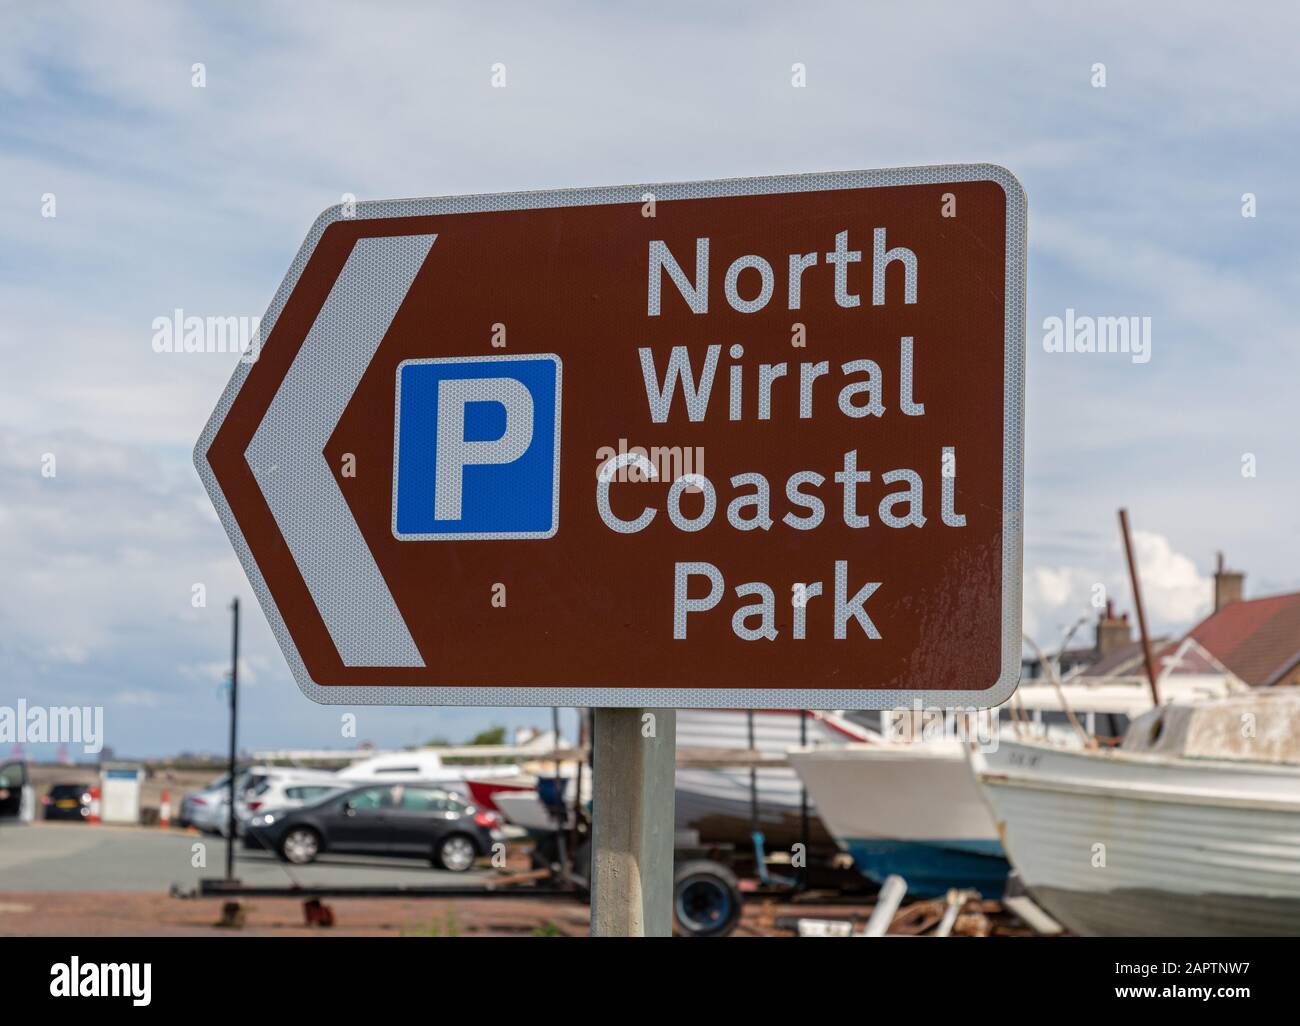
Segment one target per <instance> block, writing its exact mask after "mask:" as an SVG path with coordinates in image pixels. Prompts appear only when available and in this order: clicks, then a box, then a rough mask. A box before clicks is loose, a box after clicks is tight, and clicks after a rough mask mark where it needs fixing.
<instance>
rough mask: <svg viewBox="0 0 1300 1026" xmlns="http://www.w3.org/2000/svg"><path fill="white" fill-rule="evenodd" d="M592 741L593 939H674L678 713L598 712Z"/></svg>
mask: <svg viewBox="0 0 1300 1026" xmlns="http://www.w3.org/2000/svg"><path fill="white" fill-rule="evenodd" d="M595 734H596V736H595V738H594V739H593V742H594V746H595V752H594V755H595V763H594V766H593V769H592V803H593V810H592V811H593V815H594V820H595V823H594V836H593V844H592V869H591V872H592V879H591V933H592V936H594V937H668V936H671V934H672V931H673V796H674V789H675V779H676V772H677V713H676V711H675V710H673V709H597V710H596V730H595Z"/></svg>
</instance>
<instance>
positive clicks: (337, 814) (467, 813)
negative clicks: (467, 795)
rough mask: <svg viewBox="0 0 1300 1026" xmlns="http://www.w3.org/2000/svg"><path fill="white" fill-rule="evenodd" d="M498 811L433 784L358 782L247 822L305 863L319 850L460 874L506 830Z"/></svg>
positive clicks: (257, 837) (269, 846)
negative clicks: (425, 864)
mask: <svg viewBox="0 0 1300 1026" xmlns="http://www.w3.org/2000/svg"><path fill="white" fill-rule="evenodd" d="M500 823H501V820H500V817H499V816H498V815H497V814H496V813H494V812H487V811H484V810H481V809H479V808H477V807H475V806H473V805H471V804H469V803H468V802H467V801H466V800H465V799H464V798H462V797H461V796H460V795H457V794H454V793H452V792H451V791H449V790H447V789H446V788H445V787H441V786H438V785H434V784H371V785H366V786H361V787H353V788H350V789H348V790H346V791H344V792H343V793H342V794H337V795H333V796H331V797H328V798H324V799H322V800H320V801H317V802H315V803H313V804H311V805H304V806H302V807H301V808H297V809H271V810H268V811H267V812H260V813H257V814H255V815H254V816H253V817H252V818H251V819H249V821H248V826H247V832H248V834H249V835H250V843H253V844H255V845H256V846H258V847H261V848H265V849H266V850H268V851H274V852H276V853H277V854H279V856H280V857H281V858H283V859H284V860H285V861H286V862H292V863H294V864H295V865H304V864H306V863H308V862H314V861H315V860H316V858H317V856H319V855H320V854H321V853H322V852H340V853H343V852H346V853H349V854H359V855H381V856H398V857H404V858H412V857H415V858H419V857H423V858H427V859H429V861H430V862H432V863H433V865H434V866H435V867H438V868H441V869H447V870H450V871H452V872H453V873H463V872H465V871H466V870H467V869H470V868H472V867H473V865H474V860H475V859H477V858H479V857H480V856H483V855H486V854H488V853H489V852H490V851H491V850H492V845H493V843H494V842H496V841H498V840H501V839H502V837H503V836H504V835H503V834H502V833H501V831H500Z"/></svg>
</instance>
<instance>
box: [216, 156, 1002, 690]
mask: <svg viewBox="0 0 1300 1026" xmlns="http://www.w3.org/2000/svg"><path fill="white" fill-rule="evenodd" d="M977 181H991V182H995V183H997V184H998V185H999V186H1001V188H1002V190H1003V192H1004V193H1005V195H1006V277H1005V317H1004V321H1005V338H1004V353H1005V375H1004V387H1003V461H1002V470H1003V474H1002V481H1003V487H1002V646H1001V647H1002V665H1001V672H1000V674H999V676H998V679H997V680H996V681H995V682H994V683H993V684H992V685H991V686H989V687H988V688H985V689H970V690H965V689H963V690H958V689H953V690H888V691H885V690H863V689H856V688H804V687H795V686H791V687H769V688H706V687H689V688H674V687H663V688H644V687H584V686H565V685H554V686H510V685H469V686H464V685H446V686H436V687H429V686H423V685H420V686H409V687H404V686H389V685H382V686H376V685H328V686H326V685H320V684H317V683H316V682H315V681H313V680H312V679H311V677H310V676H309V675H308V673H307V668H306V665H305V664H304V663H303V660H302V657H301V656H300V655H299V652H298V649H297V646H296V645H295V644H294V641H293V638H292V637H291V635H290V633H289V630H288V627H287V626H286V625H285V622H284V619H283V617H281V615H280V611H279V609H278V608H277V607H276V605H275V601H274V599H273V598H272V596H271V592H270V589H269V588H268V587H267V585H266V581H265V579H264V578H263V577H262V573H261V571H260V569H259V568H258V566H257V563H256V562H255V561H254V559H253V555H252V552H251V550H250V549H249V546H248V542H247V540H246V539H245V538H244V535H243V532H242V531H241V530H240V528H239V524H238V523H237V522H236V521H235V517H234V514H233V513H232V511H231V509H230V504H229V503H228V502H227V501H226V498H225V496H224V495H223V494H222V492H221V488H220V486H219V485H218V483H217V479H216V475H215V474H214V473H213V471H212V467H211V466H210V465H209V463H208V461H207V452H208V450H209V449H210V448H211V446H212V441H213V439H214V438H215V437H216V434H217V432H218V431H219V430H220V429H221V425H222V423H223V422H224V421H225V418H226V414H227V413H229V411H230V409H231V407H232V406H233V404H234V401H235V397H236V396H237V395H238V393H239V390H240V388H242V387H243V384H244V382H245V380H246V379H247V377H248V374H249V372H250V371H251V370H252V367H253V363H252V362H249V361H245V360H241V361H240V363H239V364H238V365H237V366H236V368H235V372H234V374H233V375H232V376H231V378H230V381H229V382H228V383H227V385H226V388H225V391H224V392H222V395H221V399H220V400H219V401H218V403H217V406H216V409H215V410H213V412H212V416H211V417H210V418H209V420H208V423H207V426H206V427H205V428H204V429H203V433H202V434H201V435H200V436H199V440H198V442H197V444H196V445H195V449H194V465H195V468H196V469H197V471H198V474H199V477H200V478H201V479H202V481H203V484H204V487H205V488H206V489H207V492H208V496H209V498H211V500H212V503H213V505H214V506H215V507H216V510H217V515H218V517H219V518H220V520H221V523H222V525H223V526H224V527H225V529H226V533H227V535H228V536H229V537H230V541H231V544H232V545H233V546H234V549H235V552H236V554H237V555H238V557H239V561H240V563H241V564H242V565H243V567H244V572H245V573H246V574H247V575H248V579H249V583H250V584H251V585H252V588H253V591H254V593H255V594H256V595H257V599H258V601H259V602H260V603H261V606H262V611H263V612H264V613H265V614H266V618H267V620H268V621H269V622H270V624H271V630H272V631H273V633H274V634H275V637H276V640H277V641H279V643H280V648H281V650H282V651H283V652H284V655H285V658H286V659H287V660H288V663H289V668H290V670H291V671H292V673H293V676H294V679H295V680H296V681H297V683H298V686H299V688H301V689H302V692H303V693H304V694H305V695H306V696H307V697H308V698H310V699H311V700H312V701H314V702H317V703H320V704H323V705H396V706H403V705H410V706H426V705H456V706H587V707H594V708H629V707H630V708H636V707H646V708H677V709H691V708H712V709H750V708H753V709H895V708H904V707H910V706H912V704H913V703H916V702H920V703H921V704H922V705H924V706H929V707H942V708H971V707H980V708H984V707H991V706H996V705H1000V704H1001V703H1002V702H1004V701H1006V699H1008V698H1009V697H1010V696H1011V694H1012V693H1013V692H1014V691H1015V689H1016V686H1017V684H1018V683H1019V680H1020V659H1021V650H1022V640H1021V615H1022V609H1021V603H1022V578H1021V575H1022V567H1023V549H1024V426H1025V356H1026V351H1025V317H1026V299H1027V297H1026V280H1025V279H1026V257H1027V245H1028V202H1027V199H1026V196H1025V191H1024V189H1023V187H1022V186H1021V185H1020V182H1019V181H1018V180H1017V179H1016V177H1015V175H1013V174H1012V173H1011V172H1010V171H1008V170H1007V169H1006V168H1003V167H1000V166H998V165H996V164H944V165H934V166H929V167H909V168H886V169H880V170H864V171H836V172H825V173H817V174H798V175H778V176H770V177H763V178H728V179H718V180H713V181H704V182H681V183H668V184H658V185H624V186H615V187H608V188H590V189H561V190H552V191H538V192H514V193H494V194H483V195H470V196H442V197H432V198H427V199H405V200H373V201H361V202H358V203H356V204H355V211H354V212H353V211H349V209H348V208H347V207H346V206H345V205H344V204H337V205H335V206H332V207H330V208H328V209H327V210H325V211H324V212H323V213H322V214H321V215H320V216H319V217H318V218H317V219H316V222H315V223H314V224H313V225H312V228H311V230H310V231H309V232H308V234H307V238H306V239H305V240H304V241H303V243H302V246H301V247H300V248H299V250H298V255H297V256H296V257H295V258H294V261H293V264H292V265H291V266H290V268H289V270H288V272H287V273H286V274H285V277H284V280H283V281H282V282H281V283H280V287H279V289H278V290H276V293H275V296H274V298H273V299H272V300H271V305H270V307H269V308H268V309H267V312H266V315H265V316H264V317H263V318H262V321H261V331H260V335H259V338H260V339H265V338H267V337H269V335H270V334H271V332H272V331H273V330H274V328H275V324H276V321H277V319H278V318H279V316H280V313H281V311H282V310H283V309H284V306H285V304H286V302H288V299H289V296H290V295H292V293H293V290H294V288H295V287H296V286H297V284H298V279H299V278H300V277H301V276H302V272H303V270H304V268H305V267H306V266H307V262H308V261H309V260H310V259H311V255H312V253H313V252H314V251H315V249H316V245H317V243H318V242H319V241H320V238H321V235H322V234H323V233H324V232H325V230H326V229H327V228H328V227H329V226H330V225H331V224H333V223H335V222H336V221H344V220H365V219H372V218H393V217H424V216H430V215H439V214H461V213H480V212H484V211H500V210H533V209H540V208H555V207H571V206H596V205H607V204H609V205H612V204H620V203H624V204H634V205H638V206H639V205H641V204H643V203H645V202H647V194H649V195H650V196H653V197H654V199H655V200H656V201H657V202H670V201H672V200H678V199H706V198H712V197H722V196H760V195H779V194H783V193H798V192H825V191H830V190H835V189H863V188H884V187H890V186H904V185H942V184H947V183H953V184H957V183H961V182H977ZM666 643H667V644H671V642H670V641H669V642H666Z"/></svg>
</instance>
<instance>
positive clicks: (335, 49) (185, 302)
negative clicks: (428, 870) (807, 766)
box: [0, 2, 1300, 756]
mask: <svg viewBox="0 0 1300 1026" xmlns="http://www.w3.org/2000/svg"><path fill="white" fill-rule="evenodd" d="M1298 36H1300V10H1298V9H1297V8H1296V7H1295V6H1294V5H1290V4H1284V3H1261V4H1252V5H1247V6H1245V7H1229V6H1225V5H1223V4H1211V3H1201V2H1188V3H1179V4H1176V5H1174V4H1154V3H1153V4H1143V5H1131V4H1119V3H1092V4H1087V5H1065V4H1041V5H1033V6H1032V7H1030V6H1029V5H1023V4H1012V3H1006V4H1002V3H984V2H943V3H939V2H923V3H915V4H894V3H884V2H875V3H810V4H781V5H776V4H761V3H728V2H721V3H712V4H708V5H701V4H686V3H682V4H675V3H663V2H661V3H657V4H655V5H653V6H651V5H648V4H637V3H632V4H620V5H611V4H600V3H594V2H590V3H547V4H535V3H527V4H518V5H515V4H509V3H497V4H492V5H489V6H483V5H465V4H445V5H438V4H398V3H391V4H331V3H311V4H307V3H290V2H281V3H275V4H257V5H253V4H248V5H216V4H209V5H200V4H184V3H168V4H152V3H143V2H133V3H129V4H114V5H103V4H67V3H58V2H46V3H42V4H39V5H23V6H22V7H21V8H18V9H15V10H13V11H11V13H10V16H9V17H8V18H7V19H6V30H5V32H4V33H3V34H0V309H2V310H3V314H4V315H3V318H0V367H2V368H3V370H2V371H0V570H2V571H3V576H4V581H3V586H0V705H13V704H15V703H16V702H17V700H18V699H20V698H22V699H25V700H26V701H27V702H28V703H30V704H44V705H70V704H82V705H101V706H103V707H104V710H105V712H104V717H105V729H106V734H107V743H108V744H109V745H111V746H112V747H113V748H114V749H115V750H116V751H117V752H118V753H131V754H135V755H141V756H143V755H160V754H166V753H171V752H176V751H181V750H190V751H201V750H209V751H218V750H221V748H222V747H223V745H224V738H225V730H226V716H225V705H224V699H223V697H222V691H221V689H222V682H223V679H224V677H225V674H226V671H227V659H228V644H229V642H228V630H229V613H228V610H227V606H228V603H229V600H230V598H231V597H232V596H234V595H239V596H240V597H241V599H242V601H243V604H244V609H245V611H246V615H245V617H244V660H243V665H242V666H241V685H242V687H241V695H242V703H243V710H244V711H243V716H242V717H241V737H242V743H243V744H244V745H245V746H247V747H248V748H260V747H281V746H283V747H290V746H292V747H340V746H350V745H352V744H354V743H355V741H352V740H347V739H344V738H343V737H342V736H341V726H340V716H341V714H342V713H345V712H354V713H356V714H357V717H358V722H357V733H358V736H359V738H363V739H366V740H370V741H372V742H373V743H375V744H377V745H380V746H396V745H404V744H411V743H415V742H418V741H422V740H426V739H428V738H431V737H435V736H439V737H445V738H449V739H451V740H456V741H458V740H463V739H465V738H467V737H468V736H470V735H471V734H473V733H474V732H476V731H477V730H479V729H481V728H483V727H486V726H488V725H491V724H498V723H500V724H505V725H508V726H521V725H532V724H536V725H544V724H546V723H547V722H548V721H549V716H550V713H549V711H546V710H528V709H524V710H502V709H430V708H376V707H365V708H360V709H353V710H348V709H344V708H341V707H324V706H316V705H313V704H312V703H310V702H308V701H307V700H306V699H305V698H304V697H303V696H302V695H301V693H300V692H299V690H298V688H297V687H296V686H295V685H294V683H293V680H292V677H291V676H290V674H289V671H288V668H287V666H286V664H285V661H284V659H283V657H282V655H281V654H280V651H279V648H278V646H277V645H276V643H275V641H274V639H273V637H272V635H271V632H270V629H269V627H268V626H267V623H266V620H265V618H264V617H263V615H262V613H261V611H260V609H259V608H258V606H257V603H256V601H255V599H254V598H253V595H252V592H251V589H250V588H249V587H248V585H247V582H246V581H245V579H244V575H243V573H242V570H241V569H240V567H239V565H238V563H237V561H236V559H235V556H234V554H233V550H232V549H231V547H230V544H229V542H228V540H227V538H226V536H225V533H224V531H223V530H222V528H221V526H220V524H219V523H218V521H217V518H216V515H215V513H214V512H213V510H212V508H211V505H210V503H209V501H208V499H207V497H206V495H205V494H204V492H203V489H202V487H201V485H200V483H199V481H198V478H197V476H196V474H195V472H194V470H193V467H192V465H191V450H192V448H193V445H194V441H195V439H196V438H197V437H198V434H199V432H200V430H201V428H202V426H203V424H204V423H205V421H206V419H207V417H208V415H209V414H210V412H211V410H212V408H213V406H214V404H215V402H216V400H217V398H218V396H219V395H220V393H221V390H222V388H223V387H224V385H225V383H226V381H227V380H228V378H229V377H230V374H231V372H232V370H233V367H234V361H235V359H236V358H237V357H235V356H234V355H231V354H228V353H224V354H223V353H203V354H168V353H156V352H155V351H154V350H153V347H152V346H151V339H152V337H153V334H154V329H153V322H154V320H155V318H158V317H170V316H171V315H172V312H173V311H174V310H176V309H178V308H179V309H181V310H183V311H184V312H185V313H186V314H187V315H197V316H201V317H207V316H219V317H230V316H235V317H258V316H260V315H261V314H262V313H263V312H264V311H265V309H266V306H267V304H268V303H269V301H270V298H271V296H272V294H273V292H274V290H275V289H276V287H277V286H278V285H279V283H280V281H281V279H282V277H283V275H284V272H285V271H286V269H287V268H288V266H289V264H290V262H291V261H292V259H293V257H294V255H295V253H296V252H297V249H298V246H299V245H300V243H301V242H302V239H303V237H304V236H305V234H306V232H307V229H308V228H309V227H310V225H311V223H312V221H313V220H314V219H315V217H316V215H317V214H318V213H319V212H320V211H321V210H322V209H323V208H325V207H326V206H328V205H331V204H334V203H337V202H339V201H340V199H341V198H342V197H343V196H344V195H345V194H352V195H355V196H356V197H358V198H359V199H377V198H391V197H403V196H430V195H447V194H457V193H473V192H497V191H512V190H522V189H545V188H557V187H570V186H598V185H614V184H624V183H630V182H666V181H690V180H700V179H708V178H723V177H736V176H748V175H766V174H784V173H797V172H813V171H827V170H848V169H858V168H874V167H900V166H909V165H923V164H938V163H960V162H976V161H987V162H993V163H997V164H1001V165H1004V166H1005V167H1007V168H1009V169H1011V170H1012V171H1013V172H1014V173H1015V174H1016V175H1017V176H1018V178H1019V179H1020V181H1021V182H1022V183H1023V185H1024V187H1025V189H1026V192H1027V193H1028V196H1029V223H1030V229H1029V269H1028V275H1029V317H1028V324H1029V331H1028V347H1029V359H1028V377H1027V382H1028V396H1027V423H1026V479H1025V524H1026V531H1025V581H1024V594H1025V628H1026V630H1027V631H1028V632H1029V633H1031V634H1032V635H1033V636H1034V637H1035V638H1036V639H1038V640H1039V641H1040V642H1041V643H1042V644H1044V645H1045V646H1052V645H1054V644H1056V643H1057V642H1058V641H1059V638H1060V637H1061V634H1062V632H1063V631H1064V630H1065V629H1066V628H1068V627H1069V625H1070V624H1072V623H1074V622H1075V621H1076V620H1077V619H1078V618H1079V617H1080V616H1084V615H1090V614H1091V613H1092V612H1093V610H1092V606H1091V604H1090V603H1091V599H1092V596H1093V594H1094V588H1095V586H1096V585H1098V584H1101V585H1103V586H1104V587H1105V588H1106V589H1107V593H1108V594H1109V595H1111V596H1112V597H1113V598H1114V599H1115V602H1116V605H1117V606H1118V608H1120V609H1130V608H1131V606H1132V603H1131V599H1130V596H1129V588H1128V584H1127V577H1126V573H1125V568H1124V561H1123V553H1122V549H1121V547H1120V539H1119V533H1118V529H1117V523H1116V510H1117V508H1118V507H1120V506H1121V505H1123V506H1126V507H1128V509H1129V511H1130V515H1131V517H1132V520H1133V524H1134V527H1135V530H1136V546H1137V551H1138V559H1139V563H1140V566H1141V572H1142V576H1143V583H1144V589H1145V592H1146V595H1145V597H1146V599H1147V605H1148V614H1149V616H1150V617H1151V619H1152V621H1153V625H1154V627H1155V629H1156V630H1157V631H1160V632H1176V631H1180V630H1182V629H1185V628H1186V627H1187V626H1189V625H1190V624H1191V623H1192V622H1194V621H1195V620H1196V619H1198V618H1199V617H1200V616H1202V615H1204V614H1205V613H1206V612H1207V611H1208V609H1209V603H1210V573H1211V571H1212V567H1213V563H1214V555H1215V552H1216V551H1217V550H1223V551H1224V552H1225V554H1226V556H1227V559H1228V561H1229V563H1230V564H1232V565H1233V566H1234V567H1236V568H1239V569H1241V570H1244V571H1246V572H1247V577H1246V593H1247V596H1248V597H1251V596H1256V595H1263V594H1270V593H1274V592H1280V591H1288V590H1296V589H1297V588H1300V548H1298V547H1297V546H1296V545H1295V540H1296V537H1297V519H1298V518H1300V474H1297V469H1298V467H1297V462H1298V461H1297V455H1296V442H1295V439H1296V432H1297V426H1296V425H1297V417H1296V412H1295V395H1296V383H1297V381H1300V340H1297V337H1296V330H1295V329H1296V324H1297V320H1298V319H1300V318H1298V316H1297V315H1298V314H1300V300H1298V299H1297V296H1298V295H1300V263H1297V261H1296V260H1295V258H1294V240H1295V239H1296V238H1297V229H1300V197H1297V194H1296V190H1295V186H1294V176H1295V167H1296V160H1297V156H1300V133H1297V128H1296V126H1297V125H1300V80H1297V78H1296V76H1295V75H1294V73H1293V72H1294V41H1295V39H1296V38H1297V37H1298ZM195 64H202V65H203V75H204V83H203V85H202V87H196V86H195V85H194V75H195V72H194V65H195ZM496 64H503V65H504V66H505V69H506V83H507V84H506V87H505V88H493V85H492V75H493V66H494V65H496ZM795 64H802V65H803V66H804V69H805V75H806V85H804V86H803V87H802V88H795V87H794V86H793V85H792V77H793V76H792V69H793V66H794V65H795ZM1097 65H1104V75H1105V84H1104V86H1101V87H1099V86H1098V85H1096V84H1094V83H1095V82H1096V81H1097V80H1098V70H1097ZM1246 194H1251V195H1252V196H1253V197H1254V203H1255V209H1254V214H1255V216H1253V217H1245V216H1243V197H1244V196H1245V195H1246ZM51 196H52V199H53V207H52V208H51V205H50V197H51ZM51 212H52V213H53V216H48V215H49V214H50V213H51ZM1067 309H1073V310H1075V311H1076V312H1077V314H1079V315H1091V316H1140V317H1149V318H1150V319H1151V326H1152V328H1151V331H1152V335H1151V341H1152V349H1151V359H1150V360H1149V362H1147V363H1142V364H1138V363H1134V362H1133V361H1132V360H1131V359H1130V358H1128V357H1127V356H1125V355H1123V354H1084V353H1053V352H1047V351H1045V350H1044V347H1043V344H1042V339H1043V334H1044V331H1043V323H1044V320H1045V319H1046V318H1049V317H1053V316H1056V317H1063V316H1064V315H1065V311H1066V310H1067ZM50 455H53V457H54V464H53V466H54V468H55V473H54V474H53V476H49V474H48V473H47V471H48V469H49V467H50V464H49V461H48V456H50ZM43 471H46V472H43ZM196 583H201V584H203V585H204V588H205V589H206V595H207V604H206V606H205V607H202V608H195V607H194V606H193V604H192V595H193V594H194V592H193V588H194V585H195V584H196ZM1087 636H1088V635H1087V632H1085V640H1086V637H1087ZM0 754H4V753H3V752H0ZM29 754H33V755H37V756H39V755H41V753H40V752H39V751H37V750H34V749H31V748H29Z"/></svg>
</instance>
